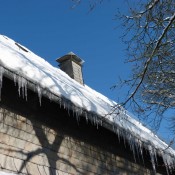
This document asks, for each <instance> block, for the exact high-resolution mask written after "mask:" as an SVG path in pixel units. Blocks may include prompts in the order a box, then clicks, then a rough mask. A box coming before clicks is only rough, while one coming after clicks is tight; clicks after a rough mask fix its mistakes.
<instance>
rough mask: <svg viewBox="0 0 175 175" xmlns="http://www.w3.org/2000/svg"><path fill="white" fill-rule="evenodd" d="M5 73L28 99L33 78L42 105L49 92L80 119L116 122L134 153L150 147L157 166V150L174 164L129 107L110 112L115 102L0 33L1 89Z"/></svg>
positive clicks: (170, 153) (168, 152) (165, 147)
mask: <svg viewBox="0 0 175 175" xmlns="http://www.w3.org/2000/svg"><path fill="white" fill-rule="evenodd" d="M4 74H5V75H7V76H8V74H10V75H13V79H14V82H15V84H17V85H18V93H19V96H22V97H23V98H25V99H26V100H27V87H28V85H29V84H30V83H31V82H32V83H33V84H34V85H35V91H36V92H37V93H38V97H39V102H40V105H42V95H44V94H47V96H48V97H49V98H50V99H51V100H57V101H58V102H59V104H60V105H62V106H64V107H65V108H68V109H69V108H70V109H72V110H73V111H74V113H75V114H76V117H77V120H79V115H81V114H82V113H83V115H84V116H85V117H86V119H87V120H91V121H93V122H94V123H95V124H96V125H98V124H101V125H104V127H105V126H106V125H105V122H107V123H108V124H110V125H111V126H113V131H114V132H116V134H117V135H118V137H119V139H120V137H123V138H124V140H127V141H128V143H129V144H130V147H131V149H132V150H133V155H134V157H135V154H140V155H141V156H142V157H143V155H142V148H143V147H145V148H146V149H147V150H148V151H149V153H150V157H151V161H152V165H153V169H154V170H155V163H156V156H157V154H159V155H161V156H162V157H163V160H164V163H165V165H166V166H167V168H169V169H171V168H172V166H173V167H174V166H175V151H174V150H173V149H172V148H169V147H168V145H167V144H166V143H164V142H163V141H162V140H160V139H159V138H158V137H157V136H156V135H154V134H153V133H152V132H151V131H150V130H149V129H147V128H146V127H144V126H143V125H142V124H141V123H139V122H138V121H136V120H135V119H133V118H132V117H131V115H130V114H129V113H128V112H127V111H125V110H121V111H120V112H119V113H118V114H114V113H113V114H111V115H107V114H109V113H110V111H111V107H112V106H114V105H116V104H117V103H116V102H114V101H112V100H110V99H109V98H107V97H105V96H103V95H102V94H100V93H98V92H96V91H95V90H93V89H91V88H90V87H88V86H86V85H85V86H82V85H81V84H79V83H77V82H76V81H74V80H73V79H71V78H70V77H69V76H68V75H67V74H65V73H64V72H63V71H61V70H60V69H58V68H55V67H53V66H52V65H50V64H49V63H48V62H47V61H45V60H44V59H42V58H41V57H39V56H37V55H35V54H34V53H32V52H31V51H30V50H28V49H27V48H25V47H24V46H22V45H20V44H17V43H15V41H13V40H11V39H9V38H8V37H6V36H3V35H0V89H1V87H2V85H3V81H2V77H3V75H4ZM72 104H74V105H72ZM104 121H105V122H104ZM108 129H109V127H108ZM155 171H156V170H155ZM0 174H1V173H0Z"/></svg>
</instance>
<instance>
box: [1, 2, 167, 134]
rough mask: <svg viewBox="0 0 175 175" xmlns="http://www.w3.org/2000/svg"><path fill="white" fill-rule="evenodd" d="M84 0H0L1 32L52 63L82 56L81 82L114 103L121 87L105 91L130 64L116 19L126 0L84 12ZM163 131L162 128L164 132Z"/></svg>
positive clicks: (120, 95) (87, 8)
mask: <svg viewBox="0 0 175 175" xmlns="http://www.w3.org/2000/svg"><path fill="white" fill-rule="evenodd" d="M87 2H88V1H87V0H82V3H81V4H80V5H79V6H76V7H75V8H72V6H73V3H71V0H52V1H49V0H29V1H24V0H0V4H1V5H0V33H1V34H3V35H6V36H8V37H10V38H12V39H14V40H15V41H16V42H18V43H20V44H22V45H24V46H26V47H27V48H28V49H30V50H31V51H33V52H34V53H35V54H37V55H39V56H41V57H42V58H44V59H45V60H47V61H48V62H49V63H51V64H52V65H53V66H55V67H56V66H57V63H56V61H55V60H56V59H57V58H58V57H61V56H63V55H65V54H66V53H68V52H70V51H72V52H74V53H75V54H77V55H78V56H79V57H80V58H82V59H83V60H84V61H85V63H84V67H83V74H84V81H85V84H87V85H88V86H90V87H92V88H93V89H95V90H97V91H98V92H101V93H102V94H104V95H105V96H107V97H109V98H111V99H113V100H115V101H118V100H119V99H122V98H123V97H124V95H125V94H126V90H125V89H121V90H110V87H111V86H112V85H114V84H116V83H117V81H118V80H119V79H118V78H119V76H120V77H122V78H126V77H128V75H129V72H130V71H131V67H130V66H129V65H127V64H124V61H125V58H126V53H125V45H124V44H123V43H122V41H121V39H120V37H121V36H122V34H123V29H122V28H121V27H120V23H119V21H118V20H116V19H115V14H116V13H117V9H118V8H119V9H120V10H122V11H123V10H124V11H125V10H126V9H125V7H126V4H124V2H125V1H123V0H122V1H116V0H110V1H104V2H103V3H102V4H100V5H97V6H96V8H95V9H94V10H93V11H91V12H89V6H88V3H87ZM163 132H165V130H163Z"/></svg>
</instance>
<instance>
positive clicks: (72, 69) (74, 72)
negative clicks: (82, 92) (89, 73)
mask: <svg viewBox="0 0 175 175" xmlns="http://www.w3.org/2000/svg"><path fill="white" fill-rule="evenodd" d="M56 61H57V62H58V63H59V67H60V69H61V70H62V71H64V72H66V73H67V74H68V75H69V76H70V77H71V78H73V79H74V80H76V81H77V82H79V83H80V84H82V85H84V81H83V75H82V65H83V63H84V61H83V60H82V59H80V58H79V57H78V56H77V55H75V54H74V53H73V52H69V53H68V54H66V55H64V56H62V57H60V58H58V59H56Z"/></svg>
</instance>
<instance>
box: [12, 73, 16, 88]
mask: <svg viewBox="0 0 175 175" xmlns="http://www.w3.org/2000/svg"><path fill="white" fill-rule="evenodd" d="M16 79H17V77H16V74H13V81H14V84H15V86H16V82H17V80H16Z"/></svg>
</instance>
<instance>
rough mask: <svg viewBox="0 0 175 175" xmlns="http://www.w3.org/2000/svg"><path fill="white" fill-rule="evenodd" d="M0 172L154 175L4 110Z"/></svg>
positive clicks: (0, 123)
mask: <svg viewBox="0 0 175 175" xmlns="http://www.w3.org/2000/svg"><path fill="white" fill-rule="evenodd" d="M53 122H54V121H53ZM63 127H64V126H63ZM80 134H81V133H80ZM92 139H93V138H92ZM118 146H120V145H118ZM116 149H117V148H116ZM0 171H4V172H13V173H18V174H32V175H102V174H103V175H151V171H150V170H148V169H146V168H144V167H143V166H140V165H138V164H136V163H133V162H130V161H129V160H127V159H125V158H122V157H120V156H118V155H116V154H114V153H111V152H108V151H106V150H103V149H102V148H101V147H100V146H98V145H93V144H90V143H88V142H85V141H83V140H81V139H76V138H74V137H72V136H69V135H67V134H65V133H64V132H60V131H59V129H58V130H57V129H55V128H54V129H53V128H51V127H48V126H47V124H46V123H45V124H44V123H42V122H41V121H37V120H35V119H34V118H27V117H26V116H22V115H18V114H16V113H14V112H11V111H10V110H7V109H4V108H0Z"/></svg>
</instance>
